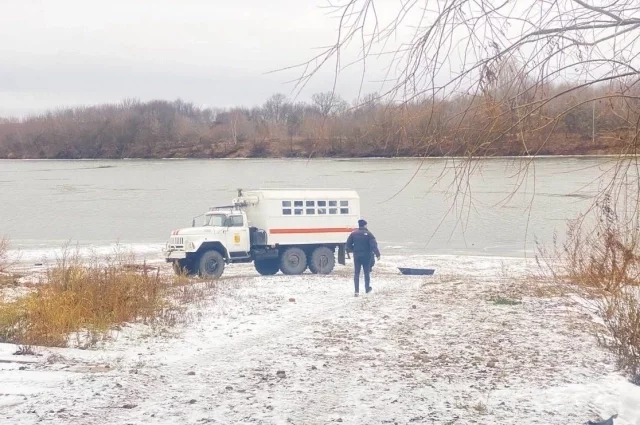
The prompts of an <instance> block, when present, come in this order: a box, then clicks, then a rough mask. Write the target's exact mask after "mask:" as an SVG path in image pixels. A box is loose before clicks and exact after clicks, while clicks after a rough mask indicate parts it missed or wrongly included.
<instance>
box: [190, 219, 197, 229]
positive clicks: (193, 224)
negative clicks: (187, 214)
mask: <svg viewBox="0 0 640 425" xmlns="http://www.w3.org/2000/svg"><path fill="white" fill-rule="evenodd" d="M191 227H196V219H195V218H194V219H193V221H192V222H191Z"/></svg>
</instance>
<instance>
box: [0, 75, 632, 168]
mask: <svg viewBox="0 0 640 425" xmlns="http://www.w3.org/2000/svg"><path fill="white" fill-rule="evenodd" d="M501 78H503V79H505V81H506V80H508V79H509V78H510V77H509V76H508V73H507V75H506V76H505V77H501ZM501 84H502V83H500V81H497V82H495V83H494V86H495V87H493V89H492V90H490V91H487V92H486V93H484V94H482V95H476V96H473V97H471V96H458V97H451V98H448V99H446V100H437V99H428V98H425V99H422V100H414V101H411V102H403V103H401V104H400V103H393V102H389V101H384V100H383V98H382V97H380V96H378V95H377V94H375V93H374V94H370V95H367V96H364V97H363V98H362V99H360V100H358V101H354V102H352V103H348V102H346V101H345V100H343V99H342V98H340V96H338V95H337V94H333V93H331V92H327V93H318V94H315V95H314V96H312V100H311V101H310V102H294V101H291V100H290V99H288V98H287V97H286V96H285V95H282V94H275V95H273V96H271V97H270V98H269V99H268V100H267V101H266V102H265V103H264V104H263V105H262V106H259V107H253V108H243V107H238V108H231V109H206V108H199V107H197V106H195V105H194V104H191V103H187V102H184V101H181V100H176V101H172V102H168V101H160V100H158V101H150V102H140V101H137V100H126V101H123V102H121V103H119V104H110V105H100V106H90V107H79V108H73V109H63V110H57V111H52V112H48V113H44V114H41V115H36V116H30V117H27V118H22V119H17V118H15V119H14V118H5V119H0V158H9V159H19V158H48V159H76V158H113V159H117V158H228V157H249V158H262V157H305V158H307V157H402V156H406V157H413V156H433V157H441V156H468V155H477V156H496V155H509V156H516V155H558V154H565V155H573V154H575V155H580V154H605V153H606V154H618V153H627V150H628V143H623V141H626V140H628V139H629V132H631V131H633V129H632V128H630V124H629V123H632V122H635V119H636V117H637V116H638V112H637V111H638V110H640V108H639V107H640V101H638V100H637V99H631V100H630V99H619V98H610V97H608V92H609V90H608V88H607V87H605V86H601V87H598V88H593V87H590V88H584V89H576V90H572V91H570V92H569V93H568V94H566V95H562V94H561V93H563V92H565V91H566V90H567V88H568V87H562V86H557V87H548V88H543V89H540V88H537V90H538V91H537V92H524V93H522V94H520V95H518V96H516V97H514V96H513V94H512V93H510V90H511V89H510V88H509V87H507V86H506V84H507V83H506V82H505V83H504V84H503V85H505V87H504V88H502V86H501ZM554 96H557V97H555V98H554ZM550 97H551V98H553V99H552V100H551V101H549V102H545V103H544V106H543V107H540V106H539V105H540V102H539V100H540V99H542V98H545V99H548V98H550ZM538 98H540V99H538ZM594 98H595V99H599V100H595V101H591V99H594ZM506 99H510V100H509V102H507V101H505V100H506ZM514 99H515V100H514ZM513 102H517V103H518V105H517V107H516V105H515V104H513ZM527 104H531V105H532V106H531V108H527V107H526V106H522V105H527ZM533 105H535V106H533ZM529 109H531V110H529Z"/></svg>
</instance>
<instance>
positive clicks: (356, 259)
mask: <svg viewBox="0 0 640 425" xmlns="http://www.w3.org/2000/svg"><path fill="white" fill-rule="evenodd" d="M353 265H354V267H355V270H354V275H353V283H354V284H355V287H356V292H360V269H362V271H364V289H365V290H367V291H368V290H369V287H370V283H371V254H354V255H353Z"/></svg>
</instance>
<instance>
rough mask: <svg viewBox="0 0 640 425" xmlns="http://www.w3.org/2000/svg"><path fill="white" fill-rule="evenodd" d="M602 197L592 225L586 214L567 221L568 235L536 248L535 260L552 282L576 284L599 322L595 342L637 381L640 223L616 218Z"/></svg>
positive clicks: (639, 371)
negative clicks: (550, 245)
mask: <svg viewBox="0 0 640 425" xmlns="http://www.w3.org/2000/svg"><path fill="white" fill-rule="evenodd" d="M611 205H612V201H611V199H610V198H608V197H605V198H604V201H603V202H602V203H599V204H598V205H597V208H596V214H595V226H593V227H592V228H591V229H590V230H586V229H587V228H586V227H585V226H584V223H585V222H586V221H585V217H584V216H583V217H580V218H579V219H578V220H576V221H574V222H573V223H571V224H570V226H569V228H568V231H567V240H566V242H565V243H564V244H563V245H562V247H561V248H558V247H557V245H556V246H554V250H553V251H552V252H548V251H546V250H544V249H542V248H539V254H538V256H537V261H538V264H539V265H540V266H542V267H543V268H545V269H547V270H548V271H551V273H552V275H553V277H554V278H555V279H556V281H557V282H568V283H570V284H572V285H574V286H575V287H576V288H579V289H580V291H578V296H579V297H581V298H582V302H583V304H584V305H588V306H590V307H594V308H592V312H593V313H594V314H595V315H596V316H597V317H598V319H599V320H600V322H601V324H602V326H598V327H594V332H595V335H596V337H597V340H598V342H599V343H600V345H601V346H602V347H604V348H606V349H607V350H609V351H610V352H611V353H612V354H614V356H615V357H616V363H617V365H618V367H619V369H620V370H622V371H623V372H624V373H626V374H627V375H628V376H629V377H630V378H631V380H632V382H634V383H636V384H638V385H640V245H639V243H638V242H639V241H640V226H639V225H638V222H637V220H627V219H624V220H623V219H620V218H619V217H618V215H617V214H616V212H615V210H614V208H612V206H611Z"/></svg>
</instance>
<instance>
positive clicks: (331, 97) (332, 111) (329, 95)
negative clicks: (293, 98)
mask: <svg viewBox="0 0 640 425" xmlns="http://www.w3.org/2000/svg"><path fill="white" fill-rule="evenodd" d="M311 102H312V103H313V105H314V106H315V107H316V108H318V110H319V111H320V114H321V115H322V116H323V117H328V116H329V115H337V114H341V113H343V112H344V111H346V109H347V108H348V104H347V102H345V101H344V99H342V98H341V97H340V96H339V95H338V94H337V93H334V92H332V91H329V92H324V93H315V94H314V95H312V96H311Z"/></svg>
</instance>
